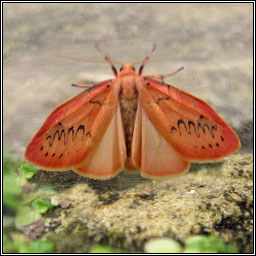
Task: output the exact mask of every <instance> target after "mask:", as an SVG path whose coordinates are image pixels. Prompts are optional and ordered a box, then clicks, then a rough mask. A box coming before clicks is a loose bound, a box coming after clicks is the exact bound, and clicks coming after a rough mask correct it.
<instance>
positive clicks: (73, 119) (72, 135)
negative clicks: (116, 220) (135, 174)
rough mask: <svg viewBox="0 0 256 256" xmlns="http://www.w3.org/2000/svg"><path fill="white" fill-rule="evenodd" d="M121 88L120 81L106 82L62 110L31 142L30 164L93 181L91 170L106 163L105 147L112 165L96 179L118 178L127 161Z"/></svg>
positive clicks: (53, 114) (73, 100) (87, 91)
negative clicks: (66, 172) (75, 174)
mask: <svg viewBox="0 0 256 256" xmlns="http://www.w3.org/2000/svg"><path fill="white" fill-rule="evenodd" d="M119 87H120V81H118V80H117V79H115V80H113V82H112V80H109V81H104V82H102V83H100V84H99V85H97V86H95V87H92V88H90V89H88V90H86V91H84V92H82V93H80V94H79V95H77V96H75V97H73V98H71V99H69V100H68V101H66V102H64V103H63V104H61V105H60V106H58V107H57V108H56V109H55V110H54V111H53V112H52V113H51V114H50V115H49V116H48V118H47V119H46V121H45V122H44V124H43V125H42V127H41V128H40V129H39V131H38V132H37V133H36V134H35V136H34V137H33V138H32V140H31V141H30V143H29V145H28V147H27V149H26V152H25V158H26V160H28V161H29V162H31V163H33V164H35V165H37V166H39V167H42V168H43V169H47V170H51V169H52V170H65V169H68V168H72V169H74V170H75V171H77V172H79V173H80V174H82V175H85V176H90V177H91V176H92V175H90V172H91V170H92V169H94V168H98V167H99V166H97V164H95V162H101V163H103V164H104V163H105V162H104V159H105V157H106V156H105V155H104V154H103V151H102V147H103V148H104V149H105V150H108V151H105V152H111V154H108V155H107V157H110V159H108V162H110V163H111V164H109V166H108V167H107V168H106V169H105V171H104V173H101V172H100V171H99V170H95V171H96V174H95V175H94V176H95V177H97V176H98V175H99V177H97V178H103V179H104V178H109V177H110V176H112V175H113V176H114V175H116V172H118V171H119V169H122V166H123V163H122V162H124V158H125V157H126V152H125V143H124V139H123V130H122V129H123V128H122V126H121V125H120V120H121V117H120V114H119V115H118V113H117V112H118V111H119V105H118V92H119ZM119 119H120V120H119ZM117 130H118V133H117V132H116V131H117ZM114 131H115V132H116V133H115V132H114ZM117 136H118V137H117ZM103 138H104V139H103ZM102 140H103V142H102ZM116 141H119V142H116ZM99 148H100V149H99ZM95 152H98V153H97V154H96V157H95V156H94V158H93V157H92V155H95ZM112 153H113V155H112ZM113 173H115V174H113Z"/></svg>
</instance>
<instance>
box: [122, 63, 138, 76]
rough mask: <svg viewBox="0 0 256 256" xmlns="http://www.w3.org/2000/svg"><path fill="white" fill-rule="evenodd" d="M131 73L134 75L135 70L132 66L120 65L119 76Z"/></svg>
mask: <svg viewBox="0 0 256 256" xmlns="http://www.w3.org/2000/svg"><path fill="white" fill-rule="evenodd" d="M131 73H136V70H135V67H134V66H133V64H122V66H121V68H120V75H126V74H131Z"/></svg>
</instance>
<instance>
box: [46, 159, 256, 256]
mask: <svg viewBox="0 0 256 256" xmlns="http://www.w3.org/2000/svg"><path fill="white" fill-rule="evenodd" d="M251 160H252V155H251V154H241V155H234V156H232V157H230V159H229V160H227V161H226V162H225V163H224V164H223V165H222V166H220V165H217V166H218V168H217V169H216V170H215V171H214V170H213V167H212V165H211V170H210V171H209V172H206V173H205V174H203V175H202V174H201V173H200V172H189V173H187V174H185V175H183V176H178V177H175V178H172V179H169V180H165V181H160V182H159V181H157V182H155V181H153V182H152V181H149V180H146V179H141V180H140V183H139V184H137V185H135V186H133V181H137V182H138V179H139V177H138V176H137V174H135V173H131V175H129V173H128V174H125V175H119V176H118V177H117V178H116V179H115V182H116V183H117V184H116V185H117V186H116V187H112V189H109V190H106V189H105V187H108V185H109V184H110V183H111V182H112V180H110V181H104V182H101V181H97V186H96V185H95V183H94V184H93V185H92V184H90V182H86V183H79V184H76V185H74V186H73V187H71V188H69V189H67V190H64V191H63V192H61V193H60V194H59V195H58V196H59V198H60V199H61V200H67V201H69V202H71V206H70V207H69V208H68V209H56V211H57V212H58V213H59V214H57V215H56V216H55V217H52V216H48V217H46V219H45V221H46V223H48V224H47V225H49V227H50V225H51V224H50V223H51V222H52V221H53V220H54V221H55V222H56V221H58V222H60V223H61V225H59V226H58V225H57V226H56V228H54V230H52V232H50V230H49V232H47V234H46V235H45V236H48V237H50V238H52V239H54V240H58V239H59V238H61V239H65V240H66V239H67V240H68V241H69V242H67V243H65V250H67V251H66V252H72V251H73V252H74V251H75V252H78V251H77V250H76V249H75V250H73V249H67V248H68V247H67V244H70V246H71V247H72V248H74V247H73V243H72V241H73V240H75V243H79V242H78V241H80V243H81V244H83V243H85V241H87V243H88V241H91V242H92V241H93V242H94V243H95V242H103V241H104V242H107V243H108V244H110V245H112V246H114V247H121V248H125V249H130V250H131V249H134V250H142V248H143V245H144V243H145V241H147V240H148V239H150V238H152V237H163V236H168V237H171V238H173V239H175V240H176V241H179V242H181V243H182V242H184V240H185V239H186V238H187V237H189V236H191V235H194V234H213V235H215V236H219V237H221V238H223V239H224V241H225V242H227V243H229V244H232V245H235V246H237V247H238V248H239V250H240V251H241V252H247V253H249V252H252V248H253V244H252V242H253V237H252V235H253V234H252V232H253V215H252V214H253V213H252V211H253V198H252V189H253V183H252V179H251V177H252V176H251V174H252V162H251ZM244 163H246V164H244ZM237 166H241V168H243V167H246V171H244V173H246V175H245V176H243V177H240V176H239V175H238V176H237V170H236V168H235V167H237ZM204 168H206V169H207V165H206V167H204ZM232 173H233V174H232ZM124 179H125V180H124ZM109 182H110V183H109ZM119 182H120V184H122V182H124V183H125V182H129V184H130V187H122V186H121V187H118V183H119ZM192 190H193V191H194V192H193V193H188V192H191V191H192ZM64 234H66V235H64ZM81 236H82V237H83V239H82V238H81ZM63 237H65V238H63ZM70 237H72V241H71V240H70ZM77 239H78V241H77ZM91 242H90V243H91ZM58 246H59V249H58V250H59V251H60V252H64V249H63V248H62V247H61V246H60V245H58ZM89 248H90V246H87V249H88V250H89ZM79 252H81V251H79Z"/></svg>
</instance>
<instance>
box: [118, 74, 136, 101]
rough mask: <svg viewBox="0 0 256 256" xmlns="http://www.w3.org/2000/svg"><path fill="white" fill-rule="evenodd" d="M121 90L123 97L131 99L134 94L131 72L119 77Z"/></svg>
mask: <svg viewBox="0 0 256 256" xmlns="http://www.w3.org/2000/svg"><path fill="white" fill-rule="evenodd" d="M121 79H122V82H121V91H122V94H123V95H124V97H125V98H127V99H132V98H133V97H134V94H135V77H134V75H133V74H130V75H125V76H122V77H121Z"/></svg>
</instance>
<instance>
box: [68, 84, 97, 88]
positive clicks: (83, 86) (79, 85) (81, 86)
mask: <svg viewBox="0 0 256 256" xmlns="http://www.w3.org/2000/svg"><path fill="white" fill-rule="evenodd" d="M72 86H74V87H78V88H91V87H92V86H93V84H72Z"/></svg>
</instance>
